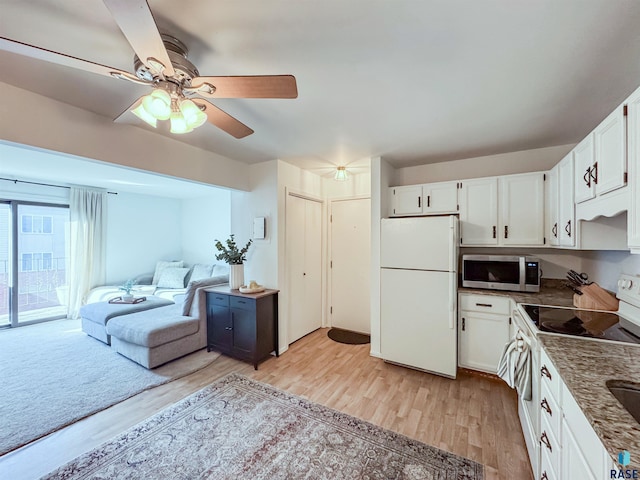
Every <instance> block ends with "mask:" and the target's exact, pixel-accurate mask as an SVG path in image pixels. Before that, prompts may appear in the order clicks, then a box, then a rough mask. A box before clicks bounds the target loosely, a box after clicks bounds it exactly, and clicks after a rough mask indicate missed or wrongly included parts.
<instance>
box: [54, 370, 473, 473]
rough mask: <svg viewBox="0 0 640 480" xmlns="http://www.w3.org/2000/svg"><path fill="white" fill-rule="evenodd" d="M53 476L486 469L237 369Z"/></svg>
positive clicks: (464, 470) (456, 470)
mask: <svg viewBox="0 0 640 480" xmlns="http://www.w3.org/2000/svg"><path fill="white" fill-rule="evenodd" d="M45 478H48V479H96V480H97V479H105V478H108V479H124V478H145V479H167V478H183V479H196V478H215V479H252V480H258V479H265V480H267V479H269V480H270V479H276V478H282V479H285V478H286V479H299V478H305V479H325V478H326V479H332V480H334V479H345V480H346V479H349V480H351V479H438V480H444V479H447V480H451V479H457V480H463V479H473V480H480V479H482V478H483V466H482V465H480V464H478V463H476V462H473V461H471V460H468V459H466V458H463V457H458V456H456V455H452V454H450V453H447V452H444V451H442V450H438V449H436V448H434V447H431V446H429V445H426V444H424V443H421V442H418V441H415V440H411V439H410V438H408V437H405V436H402V435H399V434H397V433H393V432H391V431H389V430H385V429H382V428H380V427H377V426H375V425H372V424H370V423H367V422H364V421H362V420H358V419H356V418H354V417H351V416H349V415H345V414H343V413H340V412H337V411H335V410H331V409H329V408H326V407H323V406H321V405H318V404H315V403H312V402H309V401H307V400H304V399H302V398H300V397H296V396H294V395H291V394H289V393H286V392H283V391H280V390H277V389H276V388H273V387H271V386H268V385H264V384H261V383H258V382H255V381H253V380H249V379H247V378H245V377H243V376H240V375H236V374H231V375H228V376H227V377H225V378H223V379H221V380H219V381H217V382H215V383H213V384H211V385H209V386H208V387H205V388H204V389H202V390H200V391H199V392H196V393H194V394H193V395H191V396H189V397H187V398H186V399H184V400H182V401H180V402H178V403H176V404H175V405H173V406H171V407H169V408H167V409H165V410H163V411H162V412H160V413H158V414H157V415H155V416H153V417H151V418H150V419H148V420H146V421H144V422H142V423H140V424H138V425H137V426H135V427H133V428H131V429H130V430H129V431H127V432H125V433H124V434H122V435H121V436H120V437H118V438H116V439H114V440H112V441H110V442H108V443H106V444H104V445H102V446H101V447H98V448H97V449H95V450H93V451H91V452H88V453H86V454H84V455H82V456H80V457H78V458H77V459H76V460H74V461H72V462H71V463H69V464H67V465H65V466H63V467H61V468H60V469H58V470H57V471H55V472H52V473H50V474H49V475H48V476H46V477H45Z"/></svg>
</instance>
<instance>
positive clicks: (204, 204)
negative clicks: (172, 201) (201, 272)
mask: <svg viewBox="0 0 640 480" xmlns="http://www.w3.org/2000/svg"><path fill="white" fill-rule="evenodd" d="M181 222H182V223H181V228H180V231H181V243H182V259H183V260H184V261H185V262H187V264H189V265H193V264H195V263H207V264H209V263H222V262H221V261H219V260H216V257H215V255H216V254H217V253H218V251H217V250H216V248H215V247H214V243H215V240H216V239H219V240H221V241H224V239H226V238H227V237H228V236H229V234H230V233H231V191H230V190H224V189H219V190H217V191H216V192H214V193H212V194H211V195H209V196H207V197H204V198H193V199H185V200H182V202H181Z"/></svg>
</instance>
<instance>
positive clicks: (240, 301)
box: [238, 300, 247, 303]
mask: <svg viewBox="0 0 640 480" xmlns="http://www.w3.org/2000/svg"><path fill="white" fill-rule="evenodd" d="M238 303H247V302H245V301H244V300H238Z"/></svg>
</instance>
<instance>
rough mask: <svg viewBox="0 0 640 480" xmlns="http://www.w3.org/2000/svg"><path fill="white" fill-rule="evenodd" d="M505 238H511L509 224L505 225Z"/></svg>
mask: <svg viewBox="0 0 640 480" xmlns="http://www.w3.org/2000/svg"><path fill="white" fill-rule="evenodd" d="M504 238H509V225H505V226H504Z"/></svg>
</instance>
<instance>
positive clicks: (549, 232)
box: [545, 164, 560, 247]
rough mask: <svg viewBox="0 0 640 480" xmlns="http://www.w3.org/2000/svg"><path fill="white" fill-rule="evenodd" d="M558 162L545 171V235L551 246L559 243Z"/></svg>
mask: <svg viewBox="0 0 640 480" xmlns="http://www.w3.org/2000/svg"><path fill="white" fill-rule="evenodd" d="M559 169H560V164H557V165H556V166H555V167H553V168H552V169H551V170H549V171H548V172H547V182H546V184H545V202H546V203H545V205H546V208H545V232H546V233H545V235H546V237H547V239H548V240H549V241H548V243H549V245H551V246H552V247H554V246H558V245H560V232H558V223H559V222H560V220H559V210H560V208H559V203H558V176H559V172H558V170H559Z"/></svg>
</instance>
